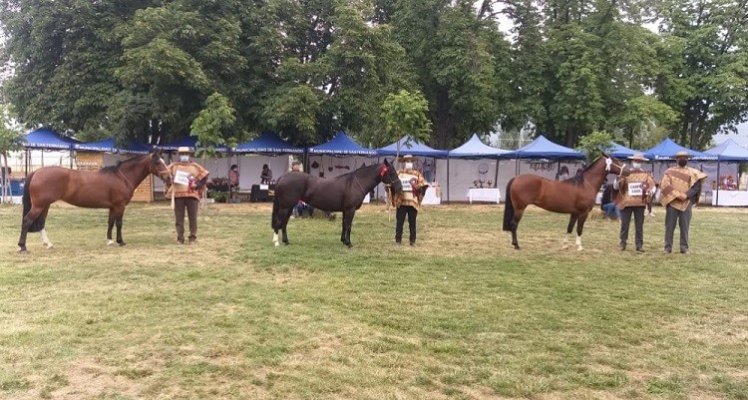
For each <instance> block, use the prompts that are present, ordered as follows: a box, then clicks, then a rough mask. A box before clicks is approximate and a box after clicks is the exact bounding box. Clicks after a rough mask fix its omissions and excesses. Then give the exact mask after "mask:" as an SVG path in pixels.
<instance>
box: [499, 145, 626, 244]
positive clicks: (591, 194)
mask: <svg viewBox="0 0 748 400" xmlns="http://www.w3.org/2000/svg"><path fill="white" fill-rule="evenodd" d="M630 172H631V171H630V170H629V168H628V167H626V165H625V164H624V163H622V162H621V161H620V160H618V159H616V158H614V157H611V156H609V155H607V154H603V155H602V156H601V157H598V158H597V159H596V160H595V161H594V162H592V163H591V164H590V165H589V166H587V167H586V168H585V169H584V171H583V172H582V173H581V175H577V176H575V177H574V178H570V179H566V180H564V181H554V180H550V179H546V178H543V177H541V176H537V175H532V174H525V175H519V176H517V177H514V178H512V179H511V180H509V183H508V184H507V185H506V203H505V205H504V225H503V230H504V231H511V232H512V245H513V246H514V248H515V249H517V250H519V243H518V242H517V226H518V225H519V221H520V219H522V213H524V211H525V208H527V206H528V205H530V204H534V205H536V206H538V207H540V208H543V209H545V210H548V211H553V212H557V213H564V214H571V218H570V219H569V226H568V227H567V228H566V236H565V237H564V248H566V247H568V246H567V241H568V236H569V234H571V231H572V230H573V229H574V224H575V223H576V224H577V240H576V244H577V250H583V248H582V230H583V229H584V222H585V221H586V220H587V216H588V215H589V212H590V210H592V207H594V206H595V196H596V195H597V192H598V191H600V187H601V186H602V185H603V183H604V181H605V177H606V176H607V175H608V174H609V173H613V174H617V175H619V176H621V175H623V176H628V175H629V173H630Z"/></svg>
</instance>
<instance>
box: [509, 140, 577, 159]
mask: <svg viewBox="0 0 748 400" xmlns="http://www.w3.org/2000/svg"><path fill="white" fill-rule="evenodd" d="M508 156H510V157H511V158H516V159H521V158H547V159H567V160H584V159H585V158H586V157H585V155H584V154H582V153H581V152H579V151H576V150H574V149H570V148H568V147H564V146H561V145H560V144H556V143H553V142H551V141H550V140H548V139H546V138H545V136H543V135H540V136H538V137H537V138H536V139H535V140H533V141H532V142H530V143H528V144H527V145H525V146H522V147H520V148H519V149H517V150H515V151H513V152H511V153H510V154H508Z"/></svg>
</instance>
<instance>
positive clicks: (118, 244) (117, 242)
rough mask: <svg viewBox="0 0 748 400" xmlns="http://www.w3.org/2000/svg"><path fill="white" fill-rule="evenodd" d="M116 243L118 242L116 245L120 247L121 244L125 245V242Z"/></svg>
mask: <svg viewBox="0 0 748 400" xmlns="http://www.w3.org/2000/svg"><path fill="white" fill-rule="evenodd" d="M117 244H118V245H119V246H120V247H122V246H124V245H126V244H127V243H125V242H117Z"/></svg>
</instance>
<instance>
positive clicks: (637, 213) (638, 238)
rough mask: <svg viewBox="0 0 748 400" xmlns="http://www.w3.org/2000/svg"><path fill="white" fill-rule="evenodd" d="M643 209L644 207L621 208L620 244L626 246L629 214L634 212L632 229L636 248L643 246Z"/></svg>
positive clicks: (629, 220) (629, 222)
mask: <svg viewBox="0 0 748 400" xmlns="http://www.w3.org/2000/svg"><path fill="white" fill-rule="evenodd" d="M644 209H645V207H644V206H642V207H626V208H624V209H622V210H621V246H622V247H626V242H627V241H628V239H629V225H630V224H631V214H634V229H635V230H636V234H635V243H636V249H637V250H640V249H642V248H643V247H644Z"/></svg>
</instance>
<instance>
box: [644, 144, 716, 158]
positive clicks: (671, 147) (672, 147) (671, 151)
mask: <svg viewBox="0 0 748 400" xmlns="http://www.w3.org/2000/svg"><path fill="white" fill-rule="evenodd" d="M679 151H685V152H687V153H688V155H689V156H690V157H691V158H692V159H694V160H716V159H717V157H716V156H713V155H709V154H704V153H702V152H699V151H696V150H692V149H689V148H688V147H683V146H681V145H679V144H678V143H675V142H673V141H672V140H671V139H670V138H665V139H664V140H663V141H661V142H660V143H658V144H657V145H655V146H654V147H652V148H650V149H649V150H646V151H645V152H644V155H645V156H646V157H647V158H649V159H651V160H653V161H671V160H674V159H675V154H676V153H678V152H679Z"/></svg>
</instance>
